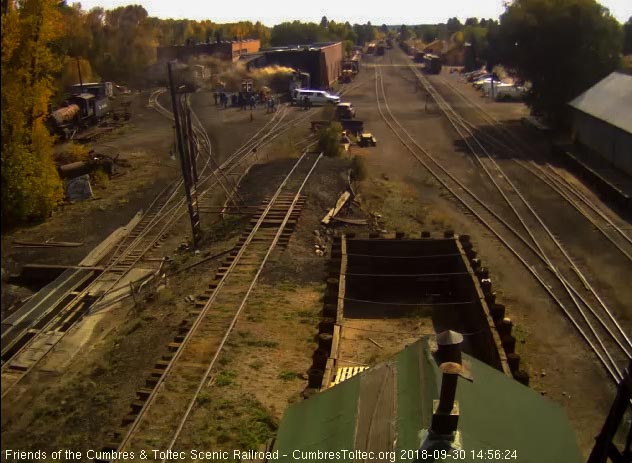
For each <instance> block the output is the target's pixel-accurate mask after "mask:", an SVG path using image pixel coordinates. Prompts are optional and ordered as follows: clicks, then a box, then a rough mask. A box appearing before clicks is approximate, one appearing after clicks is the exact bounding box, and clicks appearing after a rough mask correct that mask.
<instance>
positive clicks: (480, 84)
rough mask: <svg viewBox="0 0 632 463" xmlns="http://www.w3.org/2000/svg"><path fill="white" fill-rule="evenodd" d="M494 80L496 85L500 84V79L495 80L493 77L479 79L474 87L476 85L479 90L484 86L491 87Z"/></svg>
mask: <svg viewBox="0 0 632 463" xmlns="http://www.w3.org/2000/svg"><path fill="white" fill-rule="evenodd" d="M492 80H493V81H494V84H497V83H499V82H500V80H498V79H494V78H493V77H485V78H483V79H479V80H477V81H476V82H474V83H473V84H472V85H474V88H475V89H477V90H480V89H481V88H483V86H485V85H487V86H491V83H492Z"/></svg>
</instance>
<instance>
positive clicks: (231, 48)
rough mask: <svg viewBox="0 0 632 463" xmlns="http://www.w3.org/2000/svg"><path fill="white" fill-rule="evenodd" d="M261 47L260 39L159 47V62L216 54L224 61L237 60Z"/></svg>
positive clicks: (185, 59)
mask: <svg viewBox="0 0 632 463" xmlns="http://www.w3.org/2000/svg"><path fill="white" fill-rule="evenodd" d="M260 47H261V41H260V40H259V39H247V40H233V41H230V42H229V41H225V42H212V43H198V44H194V45H171V46H166V47H158V49H157V54H158V61H159V62H164V61H171V60H174V59H177V60H178V61H183V62H184V61H187V60H188V58H190V57H194V56H215V57H217V58H219V59H221V60H224V61H236V60H238V59H239V57H240V56H241V55H245V54H248V53H256V52H258V51H259V48H260Z"/></svg>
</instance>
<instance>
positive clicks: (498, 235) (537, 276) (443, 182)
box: [375, 70, 619, 381]
mask: <svg viewBox="0 0 632 463" xmlns="http://www.w3.org/2000/svg"><path fill="white" fill-rule="evenodd" d="M375 83H376V100H377V104H378V111H379V112H380V115H381V116H382V118H383V119H384V121H385V122H386V124H387V125H388V126H389V128H390V129H391V130H392V131H393V133H394V134H395V135H396V136H397V137H398V138H399V140H400V142H401V143H402V144H403V145H404V146H405V147H406V149H407V150H408V151H409V152H410V153H411V154H412V155H413V157H415V159H417V160H418V161H419V162H420V164H422V165H423V166H424V167H425V168H426V170H428V172H430V173H431V175H433V177H435V179H436V180H437V181H438V182H439V183H440V184H441V185H442V186H443V187H444V188H445V189H446V190H447V191H449V192H450V193H451V194H452V195H453V196H454V198H455V199H456V200H457V201H459V202H460V203H461V204H462V205H463V206H464V207H465V208H466V209H467V210H468V211H469V212H470V213H471V214H473V215H474V216H475V217H476V218H477V219H478V220H479V222H481V224H482V225H483V226H484V227H485V228H487V229H488V230H490V231H491V232H492V233H493V234H494V235H495V236H496V238H497V239H498V240H499V241H500V242H501V243H502V244H503V245H504V246H505V247H506V248H507V249H508V250H509V251H510V252H511V253H512V254H513V255H514V256H515V257H516V258H517V259H518V260H519V261H520V263H521V264H522V265H523V266H524V267H525V268H526V269H527V271H529V273H531V274H532V275H533V276H534V278H535V279H536V281H538V283H539V284H540V285H541V287H542V288H543V289H544V290H545V291H546V292H547V293H548V294H549V295H550V296H551V298H552V299H553V300H554V301H555V302H556V303H557V305H558V306H559V307H560V308H561V309H562V311H563V312H564V313H565V314H566V316H567V318H568V319H569V320H570V322H571V323H572V324H573V325H574V326H575V328H576V329H577V330H578V332H579V333H580V334H581V336H582V337H583V338H584V339H585V341H586V342H587V343H588V344H589V345H590V346H591V348H592V350H593V352H595V355H596V356H597V357H598V358H599V360H600V361H601V362H602V364H603V365H604V367H605V369H606V370H607V371H608V373H609V374H610V375H611V377H612V378H613V379H614V380H615V381H617V380H618V379H619V377H618V375H617V374H616V373H615V372H614V371H613V370H612V368H611V367H610V364H609V362H608V361H606V359H604V357H603V355H602V353H601V352H600V350H599V349H598V347H597V346H596V345H595V344H594V342H593V341H592V340H591V339H590V337H589V335H588V334H586V332H585V331H584V329H583V328H582V327H581V326H580V324H579V323H578V322H577V320H575V318H574V317H573V316H572V315H571V313H570V312H569V310H568V309H567V308H566V306H565V304H564V303H563V302H562V301H561V300H560V299H559V297H558V296H557V295H556V294H555V293H554V291H553V289H552V288H551V287H550V286H549V285H548V284H547V283H546V282H545V280H544V278H543V277H542V276H541V275H540V274H539V273H538V272H537V271H536V270H535V268H533V267H532V266H531V265H530V264H529V263H528V262H527V261H526V259H525V258H524V257H523V256H522V255H521V254H520V253H519V252H518V251H517V250H516V249H515V247H514V246H512V245H511V244H510V243H509V242H508V241H507V239H506V238H504V237H503V236H502V235H501V233H500V232H499V231H498V230H497V229H496V228H495V227H493V226H492V225H491V224H490V223H489V222H488V221H487V220H485V219H484V218H483V217H482V215H481V214H480V212H478V211H476V210H475V209H474V207H473V206H472V205H470V204H469V203H468V202H467V201H466V200H465V199H464V198H463V197H461V195H460V194H458V193H457V192H456V191H455V190H454V188H451V187H450V186H449V185H448V183H447V181H446V180H444V179H443V178H442V177H441V176H440V175H439V174H438V173H437V172H436V171H435V170H434V169H433V168H432V167H430V165H429V164H428V163H427V162H425V161H424V160H423V159H422V158H421V157H420V156H419V155H418V154H417V153H416V152H415V150H414V149H413V148H412V146H411V145H410V144H409V143H407V142H406V140H405V139H404V137H403V136H402V135H401V134H399V133H398V132H397V129H396V128H395V126H394V124H397V125H398V126H399V127H400V130H401V131H402V132H403V133H405V134H406V135H407V137H408V138H409V139H410V140H411V142H412V144H413V145H414V146H416V147H417V149H418V150H419V151H420V152H422V153H423V154H424V156H425V157H427V158H428V159H429V160H430V161H431V162H432V163H433V164H434V165H435V166H437V167H438V168H439V169H440V170H441V171H442V172H443V173H444V174H446V175H447V176H448V177H449V178H450V179H451V180H452V181H453V182H454V183H455V184H456V185H458V186H459V188H461V189H462V190H463V191H464V192H466V193H467V194H468V195H469V196H470V197H472V198H473V199H474V200H475V201H476V202H477V203H478V204H479V205H480V206H482V207H483V208H484V209H485V210H486V211H487V212H488V213H490V214H491V215H492V216H493V217H494V218H495V219H496V220H498V221H499V222H500V223H501V224H502V225H504V226H505V227H506V228H507V229H509V230H510V231H511V232H512V233H513V234H514V235H515V237H516V238H518V239H519V241H521V242H522V244H523V245H524V246H525V247H527V248H528V249H529V250H530V251H531V252H532V253H533V254H534V255H535V256H536V257H538V258H540V259H542V256H540V255H539V253H538V252H537V251H536V250H535V249H534V248H533V247H532V246H531V245H530V244H529V243H528V242H527V241H526V240H525V239H524V237H522V235H520V233H518V232H517V231H516V230H515V229H514V228H513V227H512V226H511V225H510V224H508V223H507V222H506V221H505V220H504V219H502V217H500V216H499V215H498V214H497V213H496V212H494V211H493V210H491V209H490V208H489V206H487V205H486V204H485V203H484V202H483V201H482V200H481V199H480V198H478V196H476V195H475V194H474V193H473V192H472V191H471V190H469V189H468V188H467V187H465V185H463V184H462V183H461V182H460V181H459V180H458V179H457V178H456V177H454V176H453V175H452V174H451V173H450V172H449V171H448V170H447V169H446V168H445V167H443V166H442V165H441V164H440V163H439V162H438V161H437V160H435V159H434V157H433V156H432V155H431V154H430V153H429V152H428V151H427V150H426V149H425V148H423V147H421V146H420V145H419V144H418V143H417V141H416V140H415V139H414V138H413V137H412V136H411V135H410V134H409V133H408V132H407V131H406V129H404V128H403V127H402V126H401V124H400V123H399V121H397V119H396V118H395V117H394V116H393V115H392V113H391V112H390V108H388V106H387V104H388V103H387V101H386V99H385V98H384V96H383V99H384V102H385V107H386V108H387V110H388V111H389V114H390V117H391V118H392V119H393V122H394V124H393V123H391V122H390V121H389V120H388V118H387V117H386V114H385V113H384V111H383V110H382V104H381V103H380V98H379V90H378V79H377V70H376V82H375Z"/></svg>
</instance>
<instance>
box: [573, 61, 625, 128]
mask: <svg viewBox="0 0 632 463" xmlns="http://www.w3.org/2000/svg"><path fill="white" fill-rule="evenodd" d="M569 105H571V106H572V107H573V108H575V109H577V110H578V111H581V112H583V113H586V114H589V115H590V116H592V117H595V118H597V119H601V120H602V121H605V122H607V123H608V124H610V125H614V126H615V127H618V128H620V129H622V130H625V131H626V132H628V133H631V134H632V109H631V108H632V76H630V75H628V74H623V73H620V72H613V73H612V74H610V75H609V76H608V77H606V78H604V79H602V80H600V81H599V82H597V83H596V84H595V85H593V86H592V87H590V88H589V89H588V90H586V91H585V92H584V93H582V94H581V95H579V96H578V97H577V98H575V99H574V100H573V101H571V102H570V103H569Z"/></svg>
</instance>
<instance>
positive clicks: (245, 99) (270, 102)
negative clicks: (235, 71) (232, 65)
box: [213, 92, 277, 113]
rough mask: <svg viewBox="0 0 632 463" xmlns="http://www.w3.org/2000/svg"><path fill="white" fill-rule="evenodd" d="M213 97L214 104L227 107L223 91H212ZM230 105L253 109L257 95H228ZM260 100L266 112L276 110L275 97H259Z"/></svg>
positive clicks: (226, 99)
mask: <svg viewBox="0 0 632 463" xmlns="http://www.w3.org/2000/svg"><path fill="white" fill-rule="evenodd" d="M213 99H214V100H215V104H216V105H218V104H219V105H220V106H221V107H222V108H224V109H226V108H228V100H229V97H228V95H227V94H226V93H224V92H213ZM230 100H231V101H230V103H231V106H239V107H240V108H241V110H242V111H243V110H246V109H248V107H250V110H253V109H255V108H256V107H257V97H256V95H255V94H254V93H244V92H242V93H239V94H237V95H235V94H233V95H231V96H230ZM260 102H261V103H265V105H266V113H271V112H274V111H276V105H277V101H276V99H275V98H274V97H273V96H272V95H270V96H265V95H264V97H263V98H261V96H260Z"/></svg>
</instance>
